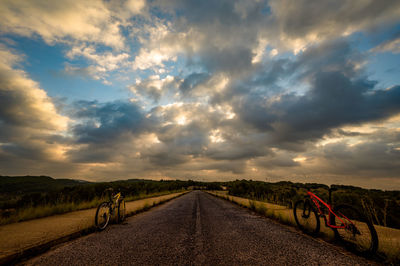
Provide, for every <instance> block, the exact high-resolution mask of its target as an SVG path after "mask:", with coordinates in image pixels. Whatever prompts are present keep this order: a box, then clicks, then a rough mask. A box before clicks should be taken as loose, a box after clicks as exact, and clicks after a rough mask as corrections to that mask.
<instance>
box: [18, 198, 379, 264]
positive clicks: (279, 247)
mask: <svg viewBox="0 0 400 266" xmlns="http://www.w3.org/2000/svg"><path fill="white" fill-rule="evenodd" d="M25 264H27V265H76V264H82V265H104V264H118V265H320V264H324V265H340V264H342V265H374V264H376V263H375V262H371V261H368V260H365V259H364V258H360V257H357V256H355V255H353V254H351V253H348V252H346V251H344V250H342V249H341V248H338V247H335V246H332V245H331V244H329V243H325V242H323V241H319V240H317V239H313V238H311V237H308V236H306V235H303V234H301V233H299V232H297V231H295V230H291V229H290V228H288V227H286V226H282V225H280V224H277V223H276V222H274V221H272V220H270V219H268V218H264V217H261V216H258V215H256V214H253V213H251V212H249V211H247V210H245V209H242V208H240V207H238V206H236V205H233V204H232V203H230V202H227V201H224V200H222V199H219V198H216V197H214V196H212V195H209V194H207V193H204V192H200V191H194V192H191V193H188V194H186V195H183V196H182V197H179V198H177V199H175V200H173V201H170V202H168V203H166V204H164V205H161V206H158V207H155V208H154V209H152V210H151V211H149V212H144V213H141V214H138V215H136V216H133V217H131V218H128V219H127V221H126V222H125V223H124V224H120V225H113V226H111V227H109V228H107V229H106V230H105V231H103V232H99V233H95V234H91V235H88V236H85V237H82V238H80V239H77V240H74V241H71V242H68V243H66V244H63V245H62V246H59V247H57V248H54V249H53V250H51V251H50V252H48V253H45V254H43V255H41V256H39V257H36V258H34V259H32V260H30V261H27V262H25Z"/></svg>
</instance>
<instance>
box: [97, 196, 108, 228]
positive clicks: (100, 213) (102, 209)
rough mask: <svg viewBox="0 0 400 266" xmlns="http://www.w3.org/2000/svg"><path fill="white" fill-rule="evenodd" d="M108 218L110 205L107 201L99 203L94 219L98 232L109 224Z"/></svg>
mask: <svg viewBox="0 0 400 266" xmlns="http://www.w3.org/2000/svg"><path fill="white" fill-rule="evenodd" d="M110 218H111V213H110V203H109V202H107V201H105V202H102V203H100V205H99V206H98V207H97V210H96V216H95V219H94V222H95V225H96V227H97V229H98V230H100V231H102V230H104V229H105V228H106V227H107V225H108V223H109V222H110Z"/></svg>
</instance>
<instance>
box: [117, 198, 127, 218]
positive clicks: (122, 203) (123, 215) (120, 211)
mask: <svg viewBox="0 0 400 266" xmlns="http://www.w3.org/2000/svg"><path fill="white" fill-rule="evenodd" d="M125 218H126V205H125V200H121V201H120V202H119V204H118V223H122V222H123V221H124V220H125Z"/></svg>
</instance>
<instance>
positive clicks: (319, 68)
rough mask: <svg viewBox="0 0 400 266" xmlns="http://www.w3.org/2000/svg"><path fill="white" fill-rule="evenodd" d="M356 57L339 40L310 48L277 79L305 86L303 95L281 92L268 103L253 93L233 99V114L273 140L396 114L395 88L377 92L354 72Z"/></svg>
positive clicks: (311, 136)
mask: <svg viewBox="0 0 400 266" xmlns="http://www.w3.org/2000/svg"><path fill="white" fill-rule="evenodd" d="M360 58H361V57H360V55H358V54H357V53H353V51H352V49H351V48H350V47H349V45H348V44H346V43H344V42H335V43H333V44H332V43H328V44H326V45H324V46H318V47H315V48H313V49H309V50H308V51H307V52H305V53H304V54H302V55H301V56H300V57H299V59H298V60H296V61H294V62H292V63H290V64H287V68H288V69H290V70H291V71H286V70H284V71H283V72H282V73H281V76H282V77H288V73H292V74H291V76H295V77H296V80H297V82H298V84H302V83H303V84H304V82H306V83H307V87H308V89H307V91H305V93H304V94H303V95H301V94H300V95H299V94H297V93H292V92H289V93H282V94H280V95H279V94H278V97H279V99H277V100H274V101H270V99H269V98H268V97H266V95H265V93H264V92H263V91H261V92H260V91H257V90H255V91H251V92H250V93H249V94H247V95H243V96H241V97H238V98H236V99H235V98H233V101H232V104H233V107H234V110H235V112H236V113H237V114H238V115H239V117H240V119H241V120H242V121H244V122H245V123H248V124H250V125H252V126H253V127H255V128H257V129H258V130H260V131H269V132H271V134H272V135H273V136H274V140H275V141H277V142H297V141H305V140H315V139H318V138H321V137H322V136H323V135H324V134H327V133H329V131H330V130H331V129H333V128H337V127H340V126H343V125H348V124H359V123H363V122H368V121H375V120H380V119H385V118H388V117H390V116H392V115H395V114H397V113H399V112H400V96H399V93H400V87H399V86H395V87H393V88H391V89H389V90H381V89H378V88H376V82H374V81H370V80H368V79H367V78H366V77H365V76H364V75H363V72H362V71H361V70H358V69H356V65H357V63H358V62H359V61H358V59H360ZM352 59H353V60H352ZM293 73H294V74H293ZM276 74H277V75H278V76H279V75H280V74H279V73H276ZM268 75H269V73H268V72H266V76H268ZM258 76H259V74H258ZM267 85H268V83H267Z"/></svg>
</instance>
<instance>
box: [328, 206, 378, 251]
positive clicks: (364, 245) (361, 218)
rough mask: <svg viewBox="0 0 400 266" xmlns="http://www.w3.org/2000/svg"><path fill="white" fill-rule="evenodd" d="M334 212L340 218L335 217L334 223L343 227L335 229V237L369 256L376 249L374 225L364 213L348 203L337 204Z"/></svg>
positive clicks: (376, 241)
mask: <svg viewBox="0 0 400 266" xmlns="http://www.w3.org/2000/svg"><path fill="white" fill-rule="evenodd" d="M334 212H335V213H336V215H338V216H339V217H340V219H342V221H343V223H342V221H340V220H339V219H338V218H337V217H335V223H334V224H335V225H337V226H341V225H344V226H345V228H343V229H340V228H338V229H335V230H334V232H335V237H336V238H337V239H338V240H339V241H341V242H343V244H344V245H345V246H346V247H348V248H349V249H351V250H352V251H355V252H356V253H361V254H362V255H364V256H371V255H373V254H375V253H376V251H377V249H378V235H377V233H376V230H375V227H374V226H373V225H372V223H371V222H370V221H369V219H367V217H366V216H365V215H363V214H362V213H361V212H359V211H358V210H357V209H355V208H353V207H352V206H349V205H339V206H337V207H335V209H334Z"/></svg>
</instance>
